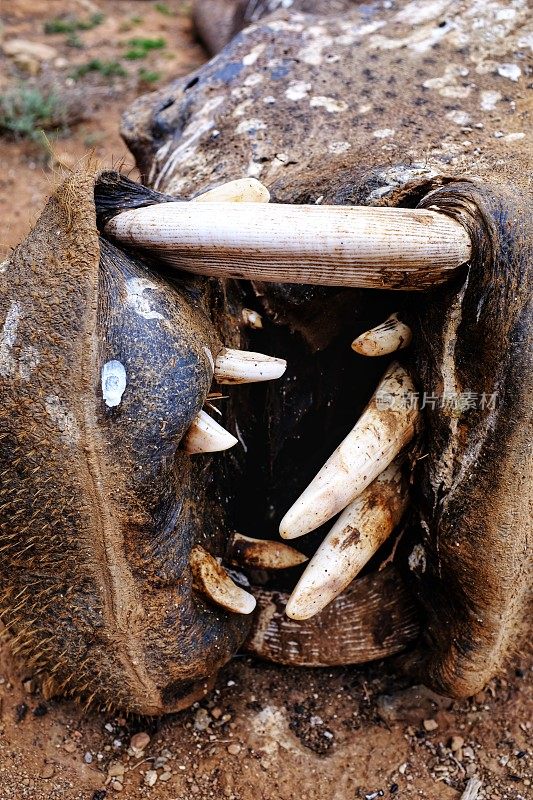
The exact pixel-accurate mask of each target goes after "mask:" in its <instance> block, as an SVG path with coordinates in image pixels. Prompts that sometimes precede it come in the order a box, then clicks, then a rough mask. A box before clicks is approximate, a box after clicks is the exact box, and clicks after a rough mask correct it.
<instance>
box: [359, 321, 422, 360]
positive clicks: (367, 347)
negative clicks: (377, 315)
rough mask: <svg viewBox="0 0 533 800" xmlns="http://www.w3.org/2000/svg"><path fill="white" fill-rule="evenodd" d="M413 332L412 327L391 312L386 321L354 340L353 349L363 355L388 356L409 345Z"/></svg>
mask: <svg viewBox="0 0 533 800" xmlns="http://www.w3.org/2000/svg"><path fill="white" fill-rule="evenodd" d="M412 338H413V334H412V332H411V328H410V327H409V326H408V325H406V324H405V322H402V321H401V319H399V317H398V314H391V315H390V317H388V319H386V320H385V322H382V323H381V325H377V326H376V327H375V328H371V330H369V331H365V332H364V333H362V334H361V335H360V336H358V337H357V339H354V341H353V342H352V350H355V352H356V353H359V355H362V356H386V355H389V353H395V352H396V350H403V349H404V348H405V347H409V345H410V344H411V339H412Z"/></svg>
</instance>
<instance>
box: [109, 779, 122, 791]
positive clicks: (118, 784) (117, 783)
mask: <svg viewBox="0 0 533 800" xmlns="http://www.w3.org/2000/svg"><path fill="white" fill-rule="evenodd" d="M110 785H111V788H112V789H113V791H114V792H121V791H122V789H123V788H124V787H123V785H122V784H121V782H120V781H111V784H110Z"/></svg>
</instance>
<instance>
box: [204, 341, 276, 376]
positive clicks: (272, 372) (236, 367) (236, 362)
mask: <svg viewBox="0 0 533 800" xmlns="http://www.w3.org/2000/svg"><path fill="white" fill-rule="evenodd" d="M286 369H287V362H286V361H285V360H284V359H283V358H273V357H272V356H265V355H263V353H251V352H250V351H248V350H231V349H230V348H229V347H225V348H224V349H223V350H222V351H221V352H220V353H219V354H218V356H217V357H216V359H215V380H216V381H217V382H218V383H259V382H260V381H272V380H275V379H276V378H280V377H281V376H282V375H283V373H284V372H285V370H286Z"/></svg>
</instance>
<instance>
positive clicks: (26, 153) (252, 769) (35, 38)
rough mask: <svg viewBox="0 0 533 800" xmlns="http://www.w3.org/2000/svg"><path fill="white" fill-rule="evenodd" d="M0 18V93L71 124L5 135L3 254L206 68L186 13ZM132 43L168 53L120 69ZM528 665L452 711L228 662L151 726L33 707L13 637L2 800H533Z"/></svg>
mask: <svg viewBox="0 0 533 800" xmlns="http://www.w3.org/2000/svg"><path fill="white" fill-rule="evenodd" d="M95 14H101V15H103V17H96V19H98V20H99V21H98V23H97V24H95V25H94V26H93V27H92V28H90V29H88V30H84V29H83V28H82V29H80V30H78V31H75V32H74V33H73V32H72V31H71V32H70V33H68V32H57V33H48V34H46V33H45V32H44V26H45V25H46V23H50V21H53V20H56V19H58V18H59V19H63V18H65V15H69V16H68V19H70V20H72V19H77V20H82V21H84V20H91V19H92V20H94V19H95V17H94V15H95ZM1 17H2V27H1V28H0V37H1V40H2V48H3V51H2V53H0V66H1V71H0V93H2V92H3V91H5V90H6V89H7V88H8V87H10V86H11V87H12V86H16V85H19V83H20V81H22V80H25V79H27V78H28V76H30V77H33V79H34V80H36V81H38V82H44V83H47V85H48V84H50V82H51V83H53V85H55V86H57V87H58V88H59V91H61V92H62V93H63V92H64V93H65V97H67V96H68V98H69V101H68V102H69V103H71V104H72V116H73V118H72V121H71V124H70V125H69V130H68V131H67V132H65V133H64V134H63V135H62V136H60V137H58V138H55V137H53V136H52V137H51V146H50V148H48V149H47V147H46V146H44V145H43V143H42V142H41V143H35V142H27V141H8V140H6V139H0V214H1V218H2V228H1V233H0V258H1V257H3V256H4V255H6V254H7V253H8V252H9V250H10V248H11V247H13V246H14V245H15V244H16V243H17V242H18V241H20V239H21V238H22V237H23V236H24V234H25V233H26V231H27V230H28V228H29V227H30V225H31V224H32V222H33V221H34V220H35V218H36V216H37V214H38V213H39V210H40V208H41V207H42V204H43V201H44V198H45V197H46V195H47V194H48V192H49V190H50V187H51V185H52V184H53V183H54V182H55V180H56V179H57V174H58V172H59V171H60V169H62V168H65V167H66V168H68V167H72V166H73V165H75V164H76V163H77V162H78V161H79V160H80V159H82V158H84V157H87V155H88V153H89V152H91V151H92V152H93V153H94V156H96V158H98V159H99V160H100V161H101V163H102V164H103V165H108V166H110V165H112V164H116V163H117V162H123V163H124V165H125V168H126V169H131V170H132V174H133V175H135V171H134V164H133V162H132V158H131V156H130V155H129V153H128V151H127V150H126V148H125V146H124V144H123V143H122V141H121V139H120V137H119V134H118V128H119V118H120V114H121V112H122V110H123V109H124V108H125V107H126V106H127V105H128V104H129V103H130V102H131V101H132V100H133V98H134V97H135V96H136V95H138V94H140V93H142V92H145V91H148V90H150V88H155V87H156V86H157V85H159V84H160V83H162V82H164V81H165V79H167V78H170V77H171V76H177V75H179V74H183V73H186V72H189V71H190V70H192V69H194V68H195V67H197V66H198V65H199V64H200V63H202V61H203V60H204V59H205V54H204V53H203V51H202V49H201V47H200V46H199V45H198V44H197V43H196V42H195V41H194V38H193V35H192V29H191V23H190V9H189V8H188V5H187V3H185V2H179V1H178V0H168V2H167V3H156V2H147V1H146V0H131V2H128V1H127V0H98V1H97V2H92V1H91V0H3V3H2V5H1ZM56 27H57V26H56ZM136 37H144V38H148V39H152V40H158V39H159V40H160V39H163V40H164V45H163V46H158V47H157V48H154V49H151V50H149V52H147V54H146V56H145V57H143V58H139V59H138V58H132V59H128V58H126V54H127V52H128V48H131V47H132V45H131V44H129V42H130V40H131V39H134V38H136ZM13 39H22V40H24V41H26V42H28V41H29V42H37V43H41V44H45V45H47V46H49V47H52V48H53V51H48V56H47V58H45V59H44V60H43V58H42V54H41V56H39V57H35V56H32V55H30V56H28V55H26V56H25V57H24V56H23V57H20V55H19V56H17V57H13V56H10V55H8V54H6V51H5V49H4V48H5V46H6V43H8V42H10V41H12V40H13ZM7 49H8V50H9V47H8V48H7ZM94 59H99V60H100V61H101V62H103V63H105V64H109V63H114V64H117V63H118V64H119V68H118V70H117V69H115V71H118V72H119V73H122V72H123V71H125V73H126V74H118V75H115V76H109V75H108V76H106V75H104V74H103V73H102V72H101V70H99V69H95V70H90V71H88V72H87V74H86V75H84V76H83V77H80V68H81V72H83V71H84V70H83V68H84V65H87V64H89V63H91V61H92V60H94ZM73 75H75V76H76V77H72V76H73ZM531 664H532V658H531V653H530V652H526V653H521V654H519V655H517V656H515V658H514V660H513V663H512V664H511V665H510V667H509V670H508V672H507V673H506V674H505V675H502V676H500V677H499V678H498V679H495V680H494V681H493V682H492V683H491V684H490V685H489V686H488V687H487V689H486V690H485V691H484V692H483V693H481V694H480V695H477V696H476V697H475V698H473V699H471V700H469V701H465V702H461V703H452V702H451V701H449V700H447V699H446V698H442V697H438V696H436V695H433V694H432V693H431V692H429V691H428V690H427V689H424V688H423V687H416V686H412V685H411V683H410V682H409V680H408V679H406V678H405V677H403V676H402V674H401V672H400V670H399V668H398V665H394V664H390V663H388V664H383V663H378V664H373V665H370V666H367V667H364V668H357V669H356V668H345V669H335V670H302V671H297V670H294V669H285V668H281V667H275V666H272V665H266V664H263V663H260V662H257V661H255V660H253V659H250V658H248V657H242V656H239V657H237V658H235V659H234V660H233V662H232V663H230V664H229V665H228V666H227V667H226V668H225V669H224V670H223V672H222V673H221V674H220V676H219V678H218V681H217V685H216V688H215V691H214V693H212V694H211V695H209V696H207V697H206V698H205V700H204V701H203V702H202V703H200V704H196V706H195V707H194V708H192V709H190V710H188V711H186V712H183V713H181V714H178V715H175V716H169V717H167V718H164V719H160V720H155V721H154V720H151V721H147V720H139V719H136V720H131V719H126V718H120V717H110V716H104V715H99V714H98V713H93V712H91V713H84V712H82V711H81V710H80V709H79V707H77V706H76V705H75V704H74V703H71V702H66V701H64V700H61V699H57V700H52V701H44V700H43V698H42V697H41V696H40V694H39V689H38V686H37V685H36V682H35V681H34V680H33V679H32V676H31V675H27V674H24V672H23V671H21V670H16V669H15V667H14V665H13V663H12V661H11V659H10V656H9V645H8V644H7V645H4V646H3V648H2V649H0V800H8V799H9V800H12V799H16V800H19V798H20V799H21V800H22V798H33V799H34V800H45V798H46V799H47V800H55V799H56V798H57V799H59V798H67V800H71V799H72V800H74V798H84V800H103V799H104V798H107V800H110V798H112V797H114V796H115V795H117V796H118V795H120V796H122V797H124V798H143V797H144V798H154V800H189V798H196V799H197V800H208V799H209V800H210V799H211V798H228V800H278V799H279V800H293V798H297V799H298V800H352V798H354V799H355V798H366V800H374V799H375V798H379V797H397V798H417V797H418V798H420V797H421V798H427V800H455V799H457V800H459V798H461V797H464V798H465V800H466V798H467V799H468V800H475V799H476V798H478V800H482V798H485V799H486V800H520V798H529V797H533V790H532V782H533V776H532V770H531V767H532V758H533V747H532V742H531V736H532V732H533V723H532V718H533V714H532V710H533V688H532V682H531ZM139 734H142V735H140V736H139ZM132 737H134V738H132ZM465 790H466V793H465ZM463 793H465V794H463Z"/></svg>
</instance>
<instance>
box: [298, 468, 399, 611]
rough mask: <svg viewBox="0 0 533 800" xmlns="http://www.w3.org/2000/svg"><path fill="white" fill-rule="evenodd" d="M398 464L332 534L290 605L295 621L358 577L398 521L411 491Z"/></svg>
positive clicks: (361, 497)
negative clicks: (408, 489)
mask: <svg viewBox="0 0 533 800" xmlns="http://www.w3.org/2000/svg"><path fill="white" fill-rule="evenodd" d="M399 460H402V459H396V461H395V462H394V463H393V464H391V465H390V467H388V468H387V469H386V470H384V472H382V473H381V475H379V476H378V477H377V478H376V480H375V481H373V482H372V483H371V484H370V486H368V487H367V488H366V489H365V490H364V491H363V492H361V494H360V495H359V497H357V498H356V499H355V500H354V501H353V502H352V503H350V505H349V506H347V507H346V508H345V509H344V511H343V512H342V514H341V515H340V517H339V519H338V520H337V522H336V523H335V525H334V526H333V527H332V529H331V531H330V532H329V533H328V535H327V536H326V538H325V539H324V541H323V542H322V544H321V545H320V547H319V548H318V550H317V551H316V553H315V555H314V556H313V558H312V559H311V561H310V562H309V564H308V565H307V567H306V569H305V572H304V573H303V575H302V577H301V578H300V580H299V581H298V583H297V584H296V587H295V589H294V591H293V593H292V594H291V596H290V598H289V601H288V603H287V608H286V613H287V616H288V617H291V618H292V619H297V620H298V619H299V620H301V619H309V618H310V617H313V616H314V615H315V614H318V612H319V611H322V609H323V608H325V607H326V606H327V605H329V603H331V602H332V600H334V599H335V598H336V597H337V596H338V595H339V594H340V593H341V592H343V591H344V590H345V589H346V587H347V586H348V585H349V584H350V583H351V582H352V580H353V579H354V578H355V577H356V576H357V575H358V574H359V572H360V571H361V570H362V568H363V567H364V566H365V564H366V563H367V562H368V561H369V560H370V559H371V558H372V556H373V555H374V553H376V551H377V550H378V549H379V548H380V547H381V545H382V544H383V542H385V541H386V539H387V538H388V537H389V536H390V534H391V533H392V531H393V530H394V528H395V527H396V525H397V524H398V523H399V521H400V519H401V516H402V514H403V513H404V511H405V509H406V508H407V503H408V491H407V485H406V481H405V480H404V479H403V477H402V471H401V464H400V463H398V461H399Z"/></svg>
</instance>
